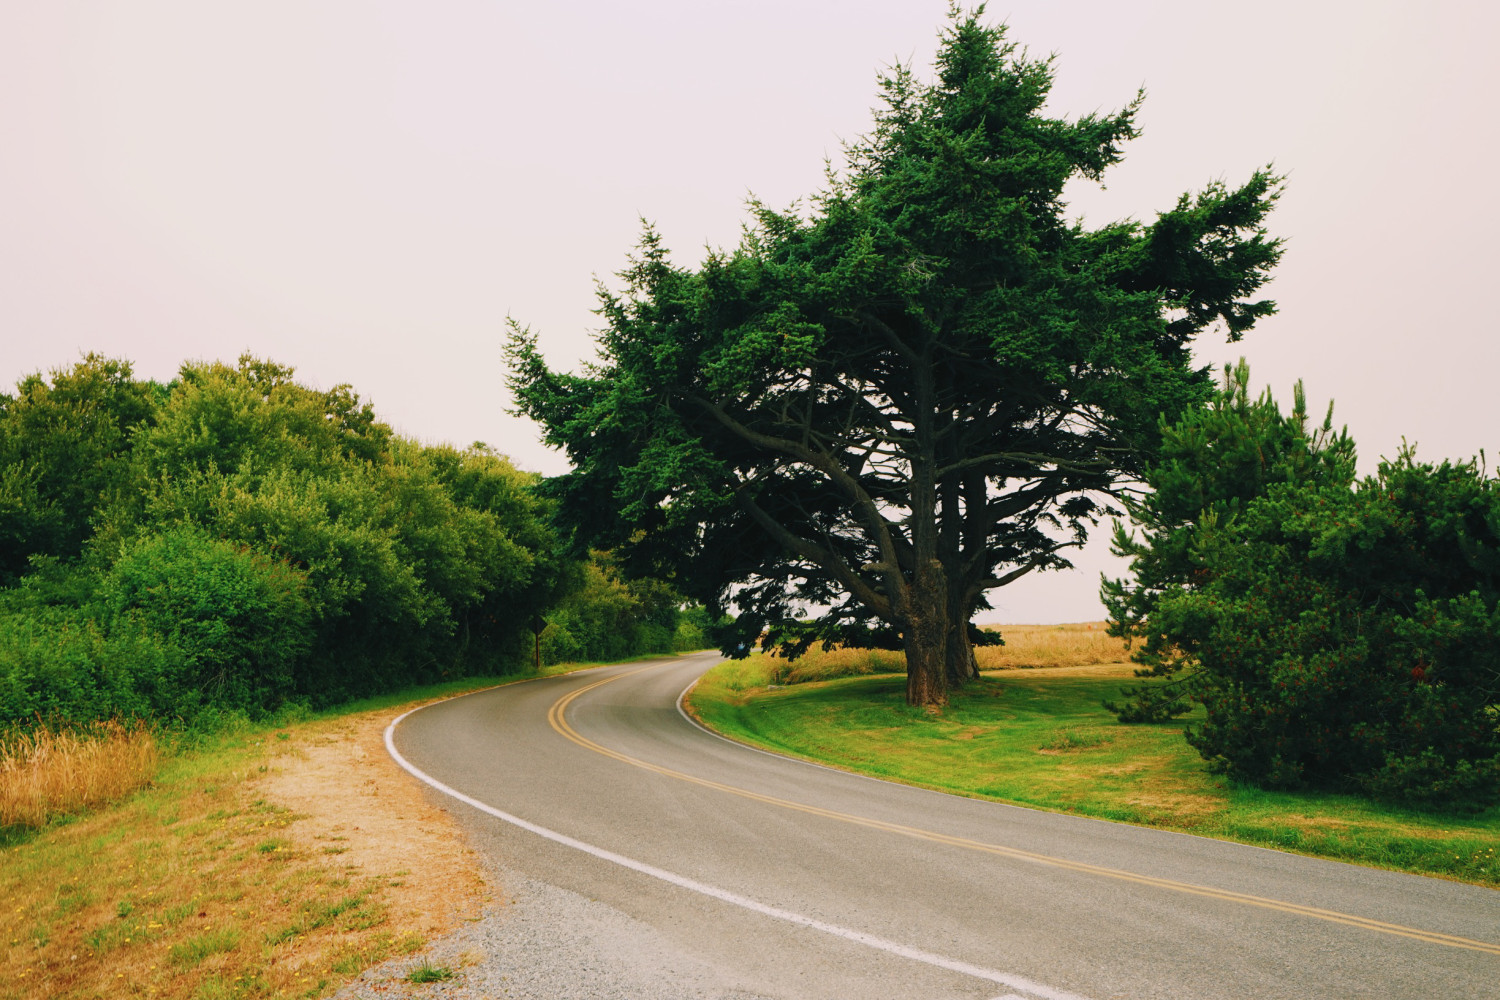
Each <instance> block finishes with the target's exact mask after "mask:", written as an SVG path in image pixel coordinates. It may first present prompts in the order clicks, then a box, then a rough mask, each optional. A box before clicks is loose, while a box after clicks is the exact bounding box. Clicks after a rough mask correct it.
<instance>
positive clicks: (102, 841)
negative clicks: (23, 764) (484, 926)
mask: <svg viewBox="0 0 1500 1000" xmlns="http://www.w3.org/2000/svg"><path fill="white" fill-rule="evenodd" d="M395 713H396V710H390V709H387V710H382V711H380V712H372V713H366V714H363V715H359V716H354V717H348V718H344V719H339V720H333V721H329V722H319V723H309V724H304V725H300V726H293V727H286V728H284V729H282V730H280V731H276V732H247V733H243V734H239V735H234V734H230V735H226V736H224V737H222V738H221V739H218V740H217V743H218V745H216V746H210V747H205V748H202V749H200V750H197V751H194V752H190V753H182V754H177V755H173V756H167V757H166V758H165V759H164V760H163V762H162V765H161V769H160V772H159V773H158V775H157V778H156V779H155V780H154V781H153V782H152V783H151V784H150V786H149V787H147V788H146V789H145V790H143V791H141V792H139V793H138V794H135V795H131V796H128V797H126V798H125V799H124V800H123V801H121V802H119V803H117V804H114V805H110V806H106V807H102V808H99V809H96V810H94V811H92V812H89V813H86V814H83V815H75V816H73V817H72V818H70V820H69V821H68V822H65V823H54V824H51V825H49V826H47V827H45V828H43V829H41V830H39V831H37V832H33V833H20V832H18V831H19V828H14V827H13V828H12V830H11V836H12V837H13V839H12V840H11V841H10V843H9V846H3V847H0V969H3V970H4V971H3V972H0V1000H97V998H102V997H140V998H150V1000H274V998H314V997H321V996H326V995H329V994H330V993H332V992H333V991H334V990H336V989H337V988H338V987H339V986H340V985H342V984H343V983H345V982H347V981H348V980H349V979H351V978H353V977H354V976H356V975H358V974H359V973H360V972H361V971H362V970H364V969H367V968H369V967H370V966H372V965H374V964H376V963H378V962H381V961H383V960H385V959H388V958H395V957H400V956H404V955H411V954H414V953H416V952H417V951H419V950H420V949H421V948H422V947H423V945H424V942H426V941H428V940H431V939H432V938H433V937H434V936H437V935H440V934H442V933H444V932H445V931H446V930H447V929H450V928H451V927H452V926H453V925H454V924H455V923H456V922H457V921H459V920H461V919H464V918H465V917H469V916H473V915H475V914H476V913H477V912H478V908H479V906H480V905H482V901H483V900H482V896H483V893H484V885H483V883H482V881H481V880H480V873H479V870H478V866H477V863H476V861H475V860H474V858H473V856H472V853H471V852H469V851H468V850H467V849H465V848H464V847H463V845H462V843H461V841H460V839H459V837H460V834H459V831H458V830H457V828H456V826H455V825H454V824H453V822H452V820H451V819H449V818H448V817H447V816H446V815H445V814H444V813H442V811H441V810H439V809H436V808H435V807H433V806H431V805H429V804H427V802H426V800H425V798H424V797H423V795H422V792H421V789H420V786H418V785H417V784H416V783H415V782H412V781H410V780H409V779H408V778H407V776H406V775H405V773H404V772H401V771H400V770H399V769H398V768H397V767H396V765H395V764H394V763H393V762H391V761H390V760H389V758H388V757H387V756H386V755H385V752H384V747H383V745H382V743H381V732H382V730H383V728H384V725H385V723H386V722H387V721H388V720H389V718H390V717H391V716H393V715H394V714H395ZM304 809H306V810H307V811H304ZM0 843H3V842H0ZM393 995H397V994H393ZM400 995H404V994H400Z"/></svg>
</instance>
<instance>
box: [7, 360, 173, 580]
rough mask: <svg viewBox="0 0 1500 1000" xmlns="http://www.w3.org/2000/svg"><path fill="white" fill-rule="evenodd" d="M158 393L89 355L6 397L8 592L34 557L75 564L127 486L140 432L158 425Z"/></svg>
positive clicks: (120, 366)
mask: <svg viewBox="0 0 1500 1000" xmlns="http://www.w3.org/2000/svg"><path fill="white" fill-rule="evenodd" d="M155 388H156V387H153V386H151V385H150V384H148V383H142V382H138V381H135V380H134V379H132V378H131V369H130V364H129V362H125V361H116V360H113V359H109V358H104V357H101V356H99V355H97V354H90V355H88V356H87V357H86V358H85V359H84V360H83V361H80V362H79V363H78V364H76V365H74V366H73V367H72V368H69V369H60V370H58V371H55V372H53V373H52V377H51V379H50V380H49V379H47V378H44V377H43V376H41V375H40V374H38V375H31V376H29V377H27V378H25V379H22V380H21V382H20V384H19V385H18V386H17V387H16V395H15V396H9V395H6V394H4V393H0V586H7V585H9V584H12V583H14V582H15V581H16V580H17V579H18V578H19V577H20V576H21V575H22V574H23V573H25V572H26V567H27V560H28V558H29V557H31V556H33V555H51V556H56V557H61V558H70V557H73V556H76V555H78V554H79V552H81V551H82V549H83V544H84V542H85V541H86V540H87V539H88V537H89V535H90V533H91V530H92V528H91V524H92V521H93V519H94V517H95V515H96V512H97V511H98V509H99V508H100V506H101V505H102V504H104V503H105V502H107V499H108V498H107V494H109V493H110V491H111V490H113V489H117V488H118V487H119V486H120V485H121V484H122V482H123V481H124V479H125V476H124V474H123V472H124V470H123V469H122V465H123V463H125V462H126V461H128V458H129V454H130V448H131V444H132V440H133V437H134V434H135V432H136V430H137V429H138V428H140V427H142V426H143V425H145V424H147V423H148V422H149V421H150V420H151V419H152V417H153V415H154V407H153V394H154V391H155Z"/></svg>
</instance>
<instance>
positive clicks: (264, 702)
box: [98, 527, 312, 714]
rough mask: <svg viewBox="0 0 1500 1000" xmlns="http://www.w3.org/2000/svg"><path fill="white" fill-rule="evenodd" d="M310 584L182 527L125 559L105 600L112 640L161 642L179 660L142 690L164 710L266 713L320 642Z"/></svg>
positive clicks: (136, 546) (143, 543) (146, 676)
mask: <svg viewBox="0 0 1500 1000" xmlns="http://www.w3.org/2000/svg"><path fill="white" fill-rule="evenodd" d="M305 589H306V577H305V576H304V575H303V574H301V573H299V572H298V571H296V570H294V569H292V568H291V567H290V566H288V565H286V564H285V563H279V562H274V561H272V560H270V559H268V558H266V557H265V556H262V555H260V554H258V553H256V552H254V551H252V550H250V549H248V548H246V547H244V546H239V545H233V544H231V543H229V542H225V541H222V540H220V539H216V538H212V537H210V536H209V535H207V534H206V533H205V532H203V531H202V530H200V529H197V528H193V527H179V528H175V529H171V530H169V531H167V532H164V533H163V534H160V535H153V536H150V537H146V538H142V539H140V540H138V541H136V542H135V543H133V544H132V545H130V546H129V547H128V548H127V549H126V550H125V551H124V552H122V553H121V554H120V557H119V558H118V559H116V560H115V562H114V565H113V566H111V567H110V569H109V571H108V572H107V573H106V574H105V576H104V578H103V580H102V581H101V584H100V588H99V596H98V601H99V604H100V607H101V610H102V612H103V614H104V615H105V618H106V621H108V622H109V623H110V629H111V632H112V633H114V634H120V635H129V634H142V633H143V634H146V635H155V636H158V637H160V639H161V645H162V646H164V647H166V648H169V649H171V650H173V651H174V652H175V653H176V655H174V656H171V657H168V658H165V659H163V660H162V661H161V662H160V666H159V668H158V669H157V670H155V671H152V670H147V669H143V667H144V665H138V666H137V668H136V671H135V672H136V676H137V680H136V684H137V686H138V687H139V688H141V689H143V690H144V691H145V692H146V694H147V697H148V699H149V701H150V703H151V705H152V707H153V708H154V709H155V710H157V711H158V712H164V713H179V714H191V713H193V712H194V711H196V710H197V709H199V708H201V707H203V706H204V705H209V704H212V705H216V706H218V707H220V708H227V709H243V710H246V711H250V712H259V711H265V710H269V709H272V708H275V707H277V706H278V705H280V704H281V703H282V702H283V701H284V700H285V699H286V698H287V697H288V696H290V695H291V694H292V692H293V690H294V689H295V671H296V667H297V664H298V662H299V661H300V659H301V658H302V656H303V655H304V654H305V652H306V651H307V649H308V647H309V644H310V642H311V638H312V631H311V613H310V610H309V608H308V605H307V602H306V600H305V597H304V592H305Z"/></svg>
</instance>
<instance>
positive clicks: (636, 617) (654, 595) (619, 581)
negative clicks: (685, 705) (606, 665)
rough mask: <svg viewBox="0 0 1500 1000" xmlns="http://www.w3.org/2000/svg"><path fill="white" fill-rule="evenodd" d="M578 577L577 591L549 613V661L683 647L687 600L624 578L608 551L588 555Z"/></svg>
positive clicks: (545, 636)
mask: <svg viewBox="0 0 1500 1000" xmlns="http://www.w3.org/2000/svg"><path fill="white" fill-rule="evenodd" d="M578 573H579V575H580V577H581V579H580V580H579V583H578V585H577V587H576V588H575V589H573V590H572V591H571V592H570V593H569V594H568V595H567V596H566V597H564V598H563V599H562V601H560V602H559V603H558V605H557V607H556V608H554V609H553V610H552V611H551V612H550V614H549V615H548V620H549V625H548V627H547V630H546V631H545V632H543V633H542V658H543V660H544V661H545V662H547V663H562V662H565V661H568V660H589V661H592V660H617V659H624V658H625V657H628V656H638V655H643V654H652V653H661V654H666V653H672V652H674V651H675V650H676V649H677V648H678V645H677V638H678V634H679V625H680V623H681V611H680V607H681V604H682V598H681V597H679V596H678V595H677V594H676V592H675V591H673V590H672V589H671V588H670V587H669V586H667V585H666V584H664V583H662V582H661V581H660V580H653V579H649V578H640V579H624V578H622V577H621V575H620V571H619V568H618V566H617V565H616V564H615V560H614V558H613V556H612V555H611V554H610V553H608V552H600V551H594V552H591V553H589V559H588V560H587V561H586V562H584V563H582V564H581V565H580V566H579V567H578ZM694 648H701V644H700V645H699V646H697V647H694Z"/></svg>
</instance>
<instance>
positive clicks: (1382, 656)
mask: <svg viewBox="0 0 1500 1000" xmlns="http://www.w3.org/2000/svg"><path fill="white" fill-rule="evenodd" d="M1203 544H1204V549H1203V558H1204V559H1205V560H1206V561H1207V562H1208V563H1209V564H1210V565H1212V566H1213V567H1214V574H1213V577H1212V579H1211V580H1210V581H1208V582H1207V583H1206V584H1205V585H1204V586H1202V587H1200V588H1198V589H1196V590H1194V591H1190V592H1183V593H1180V594H1176V595H1173V596H1172V597H1171V598H1170V599H1168V600H1165V601H1163V602H1162V604H1161V606H1160V608H1159V609H1158V612H1157V622H1156V628H1157V629H1159V630H1160V631H1161V633H1162V634H1164V635H1165V636H1167V637H1169V638H1170V639H1171V640H1172V641H1173V642H1175V643H1177V644H1178V645H1179V646H1180V647H1181V648H1182V649H1183V650H1185V651H1187V652H1188V653H1189V654H1190V655H1193V656H1195V657H1196V658H1197V660H1198V662H1199V664H1200V665H1201V669H1202V670H1204V671H1205V672H1206V673H1207V674H1208V675H1209V676H1210V677H1211V678H1212V683H1211V684H1209V685H1207V686H1205V688H1204V689H1203V691H1202V693H1201V695H1200V700H1201V701H1202V702H1203V704H1204V706H1205V708H1206V710H1207V713H1208V717H1207V720H1206V721H1205V722H1204V723H1203V725H1202V726H1200V727H1198V728H1197V729H1196V730H1194V731H1192V732H1191V733H1190V735H1189V740H1190V741H1191V742H1192V743H1193V745H1194V746H1196V747H1197V748H1198V749H1199V751H1200V752H1201V753H1203V755H1204V756H1205V757H1207V758H1208V759H1209V760H1211V761H1214V762H1216V763H1218V764H1219V765H1220V766H1221V767H1222V768H1223V769H1224V770H1225V771H1227V772H1228V773H1229V774H1231V775H1234V776H1236V777H1239V778H1243V779H1245V780H1248V781H1251V782H1254V783H1256V784H1261V785H1265V786H1268V787H1278V788H1289V787H1290V788H1294V787H1297V786H1299V785H1302V784H1304V783H1307V784H1315V785H1322V786H1334V787H1345V788H1353V789H1359V790H1362V791H1365V792H1369V793H1373V794H1376V795H1379V796H1382V797H1389V798H1396V799H1400V800H1403V801H1405V802H1408V803H1410V804H1413V805H1421V806H1437V807H1443V808H1452V807H1457V806H1463V805H1475V806H1480V805H1488V804H1490V803H1493V802H1495V801H1497V800H1500V714H1497V706H1500V643H1497V641H1496V639H1497V637H1500V608H1497V598H1500V487H1497V484H1496V481H1495V480H1493V479H1487V478H1485V477H1484V476H1483V475H1482V474H1481V473H1480V471H1479V470H1478V469H1477V468H1476V467H1475V466H1473V465H1469V464H1460V465H1454V464H1449V463H1446V462H1445V463H1442V464H1440V465H1436V466H1433V465H1424V464H1419V463H1417V462H1416V461H1415V460H1414V459H1413V458H1412V456H1411V455H1410V453H1403V454H1402V455H1401V456H1400V457H1399V458H1398V459H1397V460H1395V461H1393V462H1386V463H1382V464H1381V466H1380V470H1379V472H1378V473H1377V474H1376V475H1375V476H1373V477H1370V478H1368V479H1366V480H1364V481H1363V482H1361V483H1360V484H1359V486H1358V488H1357V489H1354V490H1339V489H1330V488H1323V489H1315V488H1308V487H1296V486H1287V487H1278V488H1273V489H1272V490H1271V491H1270V492H1269V493H1268V495H1267V496H1266V497H1265V498H1263V499H1262V500H1259V501H1257V502H1256V503H1254V504H1252V505H1250V507H1249V508H1248V509H1247V511H1246V514H1245V516H1244V517H1243V518H1242V519H1241V520H1240V521H1239V523H1238V524H1236V525H1235V526H1234V527H1233V528H1232V529H1230V530H1227V531H1223V532H1218V533H1214V534H1212V535H1210V536H1209V537H1208V538H1206V539H1205V540H1204V543H1203Z"/></svg>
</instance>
